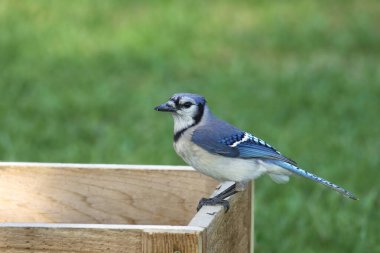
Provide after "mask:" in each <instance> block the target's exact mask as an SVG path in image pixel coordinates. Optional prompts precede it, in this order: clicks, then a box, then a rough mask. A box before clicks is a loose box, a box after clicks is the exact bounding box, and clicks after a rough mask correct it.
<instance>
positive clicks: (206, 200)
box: [197, 183, 238, 212]
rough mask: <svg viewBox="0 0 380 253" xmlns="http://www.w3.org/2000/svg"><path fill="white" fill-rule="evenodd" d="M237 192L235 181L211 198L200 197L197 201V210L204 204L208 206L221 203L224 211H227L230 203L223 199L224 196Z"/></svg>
mask: <svg viewBox="0 0 380 253" xmlns="http://www.w3.org/2000/svg"><path fill="white" fill-rule="evenodd" d="M237 192H238V191H237V190H236V183H234V184H233V185H231V186H230V187H228V188H227V189H225V190H224V191H222V192H221V193H219V194H218V195H216V196H214V197H212V198H202V199H201V200H200V201H199V204H198V207H197V211H199V209H201V208H202V206H204V205H208V206H215V205H222V206H223V207H224V210H225V212H227V211H228V209H229V208H230V204H229V203H228V201H227V200H225V198H228V197H229V196H232V195H234V194H235V193H237Z"/></svg>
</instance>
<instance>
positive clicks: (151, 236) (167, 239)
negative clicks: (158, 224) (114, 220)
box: [142, 227, 204, 253]
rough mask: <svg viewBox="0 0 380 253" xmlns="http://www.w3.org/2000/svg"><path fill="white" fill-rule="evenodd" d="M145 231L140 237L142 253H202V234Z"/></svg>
mask: <svg viewBox="0 0 380 253" xmlns="http://www.w3.org/2000/svg"><path fill="white" fill-rule="evenodd" d="M197 230H198V231H196V232H194V231H192V232H189V231H164V230H162V229H161V230H151V231H147V230H145V231H144V233H143V235H142V252H143V253H202V252H203V251H202V243H203V240H202V237H203V235H202V232H203V230H204V229H202V228H198V227H197Z"/></svg>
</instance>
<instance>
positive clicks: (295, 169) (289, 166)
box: [270, 160, 358, 200]
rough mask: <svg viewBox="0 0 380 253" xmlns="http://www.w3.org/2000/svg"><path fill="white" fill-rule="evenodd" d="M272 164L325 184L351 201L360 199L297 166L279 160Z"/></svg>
mask: <svg viewBox="0 0 380 253" xmlns="http://www.w3.org/2000/svg"><path fill="white" fill-rule="evenodd" d="M270 162H271V163H273V164H276V165H277V166H280V167H281V168H284V169H286V170H288V171H290V172H292V173H294V174H297V175H299V176H302V177H305V178H308V179H310V180H313V181H314V182H317V183H320V184H323V185H325V186H327V187H329V188H331V189H333V190H335V191H337V192H339V193H340V194H343V195H344V196H346V197H348V198H350V199H354V200H357V199H358V198H357V197H355V195H354V194H352V193H351V192H349V191H347V190H346V189H344V188H342V187H340V186H339V185H336V184H333V183H331V182H329V181H327V180H326V179H323V178H321V177H318V176H316V175H314V174H312V173H310V172H307V171H305V170H303V169H301V168H299V167H297V166H294V165H292V164H289V163H287V162H283V161H278V160H271V161H270Z"/></svg>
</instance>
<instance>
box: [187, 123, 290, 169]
mask: <svg viewBox="0 0 380 253" xmlns="http://www.w3.org/2000/svg"><path fill="white" fill-rule="evenodd" d="M212 123H214V122H212ZM214 124H215V125H217V127H215V126H214ZM214 124H209V125H208V126H203V127H200V128H199V129H197V130H195V131H194V133H193V136H192V141H193V142H194V143H196V144H197V145H199V146H200V147H202V148H204V149H205V150H207V151H208V152H210V153H214V154H219V155H222V156H227V157H240V158H243V159H250V158H256V159H272V160H280V161H284V162H287V163H290V164H293V165H296V163H295V162H294V161H293V160H291V159H289V158H287V157H285V156H283V155H282V154H281V153H280V152H278V151H277V150H276V149H274V148H273V147H272V146H270V145H269V144H267V143H266V142H264V141H263V140H261V139H259V138H257V137H255V136H253V135H252V134H250V133H247V132H243V131H241V130H239V129H237V128H235V127H234V126H232V125H230V124H228V123H227V122H224V121H218V122H216V123H214Z"/></svg>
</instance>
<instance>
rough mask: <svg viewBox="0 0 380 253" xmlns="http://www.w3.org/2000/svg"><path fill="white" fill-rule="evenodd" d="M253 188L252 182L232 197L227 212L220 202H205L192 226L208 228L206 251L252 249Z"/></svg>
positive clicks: (244, 252) (227, 252) (222, 252)
mask: <svg viewBox="0 0 380 253" xmlns="http://www.w3.org/2000/svg"><path fill="white" fill-rule="evenodd" d="M229 185H231V184H230V183H224V184H223V185H222V187H221V188H220V189H219V190H218V191H217V192H220V191H222V190H224V189H225V188H227V187H228V186H229ZM252 189H253V188H252V187H251V185H250V186H249V187H248V188H247V189H246V190H245V191H243V192H241V193H238V194H235V195H234V196H232V197H231V198H229V201H230V210H229V211H228V212H227V213H225V212H224V209H223V208H222V207H221V206H204V207H202V209H201V210H200V211H199V212H198V213H197V214H196V215H195V217H194V218H193V219H192V220H191V222H190V223H189V226H197V227H202V228H205V229H206V231H205V233H204V234H203V236H204V238H203V239H204V241H206V243H205V244H204V252H207V253H230V252H239V253H248V252H251V194H252ZM217 192H216V193H217ZM216 193H214V194H213V195H215V194H216ZM252 249H253V247H252Z"/></svg>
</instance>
